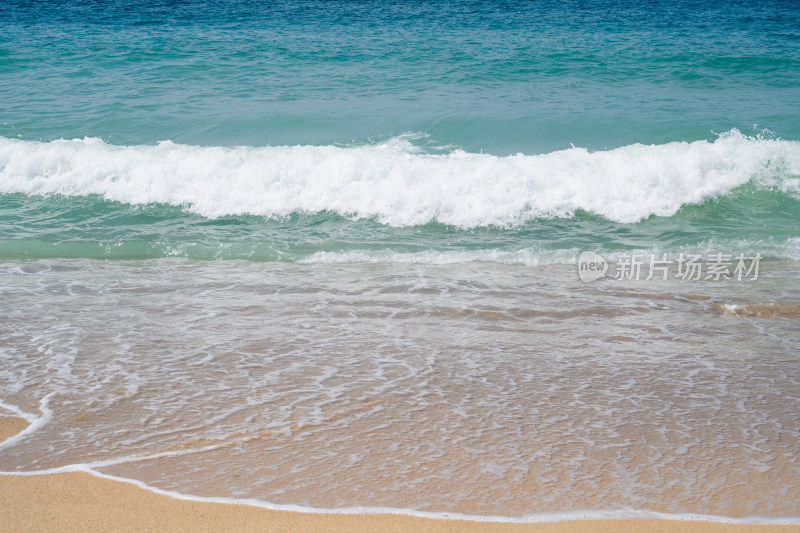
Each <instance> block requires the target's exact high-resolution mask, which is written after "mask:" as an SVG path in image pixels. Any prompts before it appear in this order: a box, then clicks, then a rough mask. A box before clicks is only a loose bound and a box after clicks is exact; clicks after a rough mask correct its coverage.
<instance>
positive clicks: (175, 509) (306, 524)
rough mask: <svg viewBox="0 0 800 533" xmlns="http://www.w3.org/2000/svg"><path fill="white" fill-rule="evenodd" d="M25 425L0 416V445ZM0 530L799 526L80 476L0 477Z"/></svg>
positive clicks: (551, 531)
mask: <svg viewBox="0 0 800 533" xmlns="http://www.w3.org/2000/svg"><path fill="white" fill-rule="evenodd" d="M25 426H26V422H25V421H23V420H21V419H15V418H8V417H0V440H3V439H6V438H8V437H9V436H11V435H13V434H15V433H16V432H18V431H21V430H22V429H23V428H24V427H25ZM0 531H15V532H16V531H59V532H61V531H82V532H100V531H104V532H105V531H159V532H167V531H191V532H199V531H214V532H225V531H297V532H315V531H330V532H338V531H341V532H348V533H358V532H376V531H378V532H384V531H396V532H453V533H456V532H459V533H460V532H467V533H469V532H479V531H481V532H483V531H487V532H517V531H518V532H522V531H527V532H531V533H585V532H607V533H612V532H614V533H616V532H619V533H632V532H645V531H646V532H664V533H667V532H670V533H673V532H675V533H681V532H686V533H688V532H692V533H701V532H703V533H745V532H759V533H767V532H782V533H784V532H785V533H788V532H790V531H791V532H798V533H800V526H750V525H729V524H717V523H712V522H684V521H667V520H604V521H581V522H560V523H554V524H501V523H486V522H483V523H481V522H464V521H457V520H431V519H426V518H415V517H410V516H402V515H337V514H309V513H294V512H288V511H270V510H266V509H262V508H258V507H252V506H248V505H231V504H220V503H204V502H194V501H187V500H179V499H175V498H170V497H168V496H163V495H160V494H155V493H153V492H149V491H147V490H144V489H141V488H139V487H137V486H135V485H132V484H130V483H122V482H117V481H110V480H107V479H102V478H98V477H95V476H92V475H90V474H86V473H70V474H54V475H46V476H28V477H23V476H0Z"/></svg>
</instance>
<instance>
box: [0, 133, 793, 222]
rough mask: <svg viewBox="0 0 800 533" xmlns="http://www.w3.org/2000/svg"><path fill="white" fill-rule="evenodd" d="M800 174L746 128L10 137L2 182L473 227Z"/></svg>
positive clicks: (649, 211)
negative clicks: (143, 140) (212, 143)
mask: <svg viewBox="0 0 800 533" xmlns="http://www.w3.org/2000/svg"><path fill="white" fill-rule="evenodd" d="M798 176H800V142H797V141H785V140H769V139H761V138H753V137H747V136H745V135H743V134H741V133H740V132H738V131H737V130H732V131H730V132H728V133H725V134H722V135H720V136H719V137H718V138H717V139H716V140H714V141H713V142H708V141H696V142H692V143H687V142H673V143H667V144H662V145H650V146H646V145H641V144H634V145H629V146H624V147H620V148H616V149H613V150H607V151H597V152H590V151H588V150H586V149H583V148H571V149H568V150H561V151H557V152H552V153H548V154H541V155H522V154H517V155H512V156H494V155H489V154H476V153H467V152H464V151H460V150H455V151H452V152H450V153H447V154H429V153H422V152H420V151H419V149H418V148H416V147H414V146H413V145H412V144H411V143H410V142H409V141H408V140H407V139H404V138H402V137H400V138H395V139H392V140H389V141H387V142H385V143H382V144H376V145H368V146H358V147H336V146H278V147H260V148H253V147H233V148H224V147H201V146H188V145H179V144H174V143H172V142H170V141H165V142H161V143H159V144H158V145H155V146H115V145H111V144H108V143H105V142H103V141H102V140H100V139H97V138H85V139H75V140H57V141H51V142H35V141H20V140H14V139H6V138H0V178H1V179H0V192H3V193H24V194H29V195H46V194H62V195H68V196H83V195H92V194H94V195H100V196H102V197H103V198H105V199H106V200H112V201H118V202H122V203H127V204H134V205H135V204H151V203H161V204H171V205H180V206H183V207H185V208H186V209H187V210H189V211H190V212H193V213H197V214H199V215H202V216H205V217H208V218H218V217H221V216H225V215H248V214H249V215H258V216H265V217H284V216H287V215H290V214H292V213H296V212H320V211H331V212H336V213H339V214H341V215H345V216H349V217H354V218H375V219H376V220H378V221H380V222H381V223H384V224H388V225H391V226H411V225H422V224H426V223H429V222H433V221H436V222H439V223H443V224H449V225H453V226H458V227H462V228H470V227H477V226H488V225H496V226H508V225H516V224H520V223H523V222H525V221H527V220H531V219H534V218H548V217H569V216H571V215H572V214H573V213H574V212H575V210H578V209H582V210H585V211H588V212H591V213H595V214H597V215H601V216H603V217H605V218H607V219H610V220H613V221H616V222H622V223H632V222H637V221H639V220H642V219H644V218H647V217H648V216H650V215H659V216H671V215H673V214H675V213H676V212H677V211H678V210H679V209H680V208H681V206H683V205H685V204H699V203H702V202H704V201H705V200H707V199H709V198H713V197H717V196H720V195H724V194H726V193H728V192H730V191H732V190H733V189H735V188H736V187H739V186H741V185H743V184H745V183H748V182H750V181H754V182H755V183H756V184H757V185H758V186H760V187H778V188H780V189H781V190H782V191H784V192H787V193H790V194H792V195H795V196H796V195H797V194H798V192H800V179H798Z"/></svg>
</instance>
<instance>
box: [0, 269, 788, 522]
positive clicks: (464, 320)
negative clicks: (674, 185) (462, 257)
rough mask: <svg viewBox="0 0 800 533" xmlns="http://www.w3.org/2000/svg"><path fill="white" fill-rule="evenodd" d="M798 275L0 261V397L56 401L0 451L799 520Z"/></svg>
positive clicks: (33, 462) (505, 511)
mask: <svg viewBox="0 0 800 533" xmlns="http://www.w3.org/2000/svg"><path fill="white" fill-rule="evenodd" d="M798 273H799V272H798V267H797V265H796V263H793V262H785V263H781V262H768V263H764V264H763V265H762V272H761V275H760V277H759V279H758V280H756V281H742V282H736V281H716V282H715V281H702V282H690V281H682V280H670V281H655V280H651V281H647V282H645V281H641V282H633V281H616V280H605V281H596V282H593V283H582V282H580V281H579V280H578V279H577V272H576V268H575V266H574V265H552V266H547V267H527V266H519V265H502V264H484V263H460V264H453V265H398V264H343V265H330V264H326V265H319V264H316V265H315V264H310V265H298V264H288V263H247V262H222V263H220V262H192V261H186V260H154V261H143V262H125V261H117V262H98V261H91V260H44V261H36V262H8V263H4V264H2V265H0V287H2V289H0V297H2V299H3V301H4V306H3V307H4V311H3V314H2V327H1V328H0V396H1V397H2V398H3V400H4V402H6V404H9V405H14V406H18V407H19V408H20V409H22V410H24V411H26V412H28V413H38V412H39V410H40V405H39V404H40V401H41V400H42V398H45V397H47V400H46V401H45V405H44V411H45V412H47V410H52V416H51V417H50V418H49V420H48V421H47V422H46V423H45V424H44V425H43V426H42V427H41V428H40V429H38V430H37V431H35V432H31V433H30V434H28V435H27V436H26V437H25V438H24V439H21V440H19V441H18V443H17V444H16V445H11V446H8V445H6V446H5V447H4V448H3V449H0V470H2V471H39V470H44V469H52V468H60V467H66V466H69V465H75V464H78V463H81V464H88V465H90V466H91V465H93V466H92V468H94V469H96V470H98V471H100V472H103V473H107V474H112V475H116V476H121V477H129V478H134V479H138V480H142V481H144V482H146V483H148V484H150V485H153V486H155V487H158V488H162V489H170V490H176V491H179V492H183V493H189V494H195V495H202V496H216V497H231V498H255V499H258V500H262V501H266V502H271V503H277V504H299V505H306V506H312V507H325V508H330V507H352V506H374V507H391V508H410V509H415V510H421V511H442V512H459V513H466V514H479V515H501V516H525V515H532V514H537V513H548V512H562V511H578V510H604V511H605V510H624V509H638V510H651V511H660V512H668V513H697V514H703V515H724V516H732V517H746V516H762V517H772V518H775V517H797V516H800V504H798V501H797V498H796V497H793V496H792V495H796V494H797V493H798V491H800V465H798V462H797V451H798V444H797V443H798V438H800V423H798V419H797V416H796V413H797V412H798V409H799V408H800V392H798V391H800V388H799V387H798V384H800V356H798V354H800V324H798V321H797V306H798V297H797V291H796V287H797V277H798ZM48 395H49V396H48ZM6 410H7V409H6ZM5 414H11V413H10V412H9V413H5ZM153 456H155V457H153Z"/></svg>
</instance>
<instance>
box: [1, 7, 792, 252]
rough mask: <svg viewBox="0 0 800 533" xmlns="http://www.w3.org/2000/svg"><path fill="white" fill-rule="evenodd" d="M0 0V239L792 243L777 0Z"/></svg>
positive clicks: (788, 115) (317, 248)
mask: <svg viewBox="0 0 800 533" xmlns="http://www.w3.org/2000/svg"><path fill="white" fill-rule="evenodd" d="M0 10H2V12H0V15H1V17H0V18H1V19H2V23H0V69H1V71H2V76H0V95H2V98H0V136H2V137H4V139H2V140H1V141H0V193H2V195H3V196H2V203H1V204H0V205H1V206H2V211H1V212H0V235H2V238H0V256H2V257H7V258H10V257H51V256H52V257H83V256H86V257H108V258H123V257H124V258H135V257H159V256H165V255H167V256H168V255H188V256H190V257H198V258H216V257H223V258H249V259H258V260H273V259H283V260H302V259H308V258H309V257H310V256H312V255H313V254H314V253H316V252H340V253H345V254H346V253H348V252H365V253H369V254H372V255H374V254H375V253H381V252H384V253H388V254H393V253H408V252H417V251H429V252H434V253H439V252H446V253H450V252H459V253H467V252H468V253H472V254H473V255H476V256H486V253H481V252H491V253H495V252H501V253H502V254H501V255H502V256H503V257H506V258H508V257H509V254H511V255H514V254H516V255H515V257H517V259H515V260H516V261H522V262H526V261H527V262H531V261H539V262H552V261H563V260H564V259H565V258H566V257H569V256H570V254H573V255H574V253H573V252H574V249H575V248H577V247H587V246H594V247H599V248H604V249H605V248H608V249H610V250H618V249H634V248H636V249H638V248H644V249H651V248H658V249H659V250H660V249H665V250H667V249H669V250H670V251H672V250H678V249H682V248H687V249H690V248H691V249H705V248H709V247H713V246H718V247H719V246H722V247H725V248H726V249H729V250H730V251H731V252H732V253H734V252H737V251H740V250H744V251H753V250H754V249H756V248H764V251H765V252H766V253H769V254H772V255H773V256H777V257H788V258H796V257H798V256H799V255H800V252H798V244H797V239H798V238H800V233H798V230H797V224H795V221H796V220H797V217H798V216H799V215H800V193H799V192H798V190H800V179H799V178H798V176H800V144H798V140H800V91H799V90H798V86H800V31H799V30H798V29H797V28H798V27H800V9H798V8H797V5H796V4H795V3H793V2H777V1H776V2H725V3H721V2H647V3H639V2H635V3H631V2H566V3H565V2H501V3H491V2H440V3H436V4H433V3H426V2H388V3H382V2H325V3H324V5H323V4H321V3H318V2H300V3H281V2H189V3H181V2H175V3H172V2H156V3H153V2H142V3H136V2H122V3H106V2H100V3H95V2H73V3H69V4H67V5H64V4H63V3H60V2H59V3H55V2H53V3H49V2H36V3H27V2H15V3H11V4H5V5H4V6H3V7H0ZM720 135H722V136H723V137H724V136H729V137H731V136H732V137H735V138H734V139H733V140H730V139H729V142H728V145H729V146H727V148H726V149H723V147H719V146H718V148H720V149H719V150H718V151H716V152H713V151H711V152H709V150H706V149H705V148H706V147H704V146H701V145H700V144H703V143H698V141H704V143H711V144H717V145H718V144H720V141H719V139H720V137H719V136H720ZM84 138H91V139H95V140H102V142H103V144H102V145H100V146H98V144H97V142H91V143H90V142H88V141H86V144H81V142H80V141H74V142H73V143H72V144H59V143H55V142H54V141H56V140H59V139H66V140H71V139H84ZM162 141H170V142H171V143H175V145H176V146H173V147H171V148H164V149H163V150H162V151H161V152H156V151H155V150H154V149H153V148H152V147H154V146H155V145H156V144H157V143H159V142H162ZM41 143H49V144H45V145H42V144H41ZM680 143H695V144H694V145H691V146H689V147H687V146H686V145H685V144H680ZM637 144H642V145H645V146H644V147H638V148H637V147H636V146H635V145H637ZM235 146H250V147H275V148H280V147H284V146H306V147H309V148H306V149H302V150H301V149H298V150H296V153H283V152H279V151H277V150H273V152H269V151H264V150H262V151H261V152H258V151H250V152H240V153H236V154H233V155H231V156H230V157H227V158H224V157H219V154H218V153H217V152H218V151H219V149H224V148H229V147H235ZM123 147H128V148H131V147H133V148H131V150H133V151H134V152H135V154H131V155H130V156H129V157H127V158H126V157H122V159H123V160H121V159H120V158H118V157H115V155H114V154H115V152H114V150H115V149H122V148H123ZM147 147H150V148H149V149H148V148H147ZM213 147H219V149H216V150H215V149H214V148H213ZM310 147H318V148H317V149H313V148H310ZM331 147H338V148H341V149H342V150H343V151H344V152H345V154H338V153H330V151H329V149H330V148H331ZM574 147H577V148H579V149H585V150H587V151H589V152H590V153H594V154H597V156H596V157H595V158H591V157H586V156H585V153H584V151H583V150H576V149H574ZM370 148H372V150H371V151H370V150H369V149H370ZM358 149H361V150H366V151H367V152H368V153H367V154H366V155H364V154H359V153H353V154H350V158H349V159H350V160H349V161H342V160H341V159H342V158H347V156H348V154H347V152H348V151H350V152H354V151H355V150H358ZM170 150H171V151H172V155H171V156H169V155H166V154H164V151H170ZM564 150H568V151H567V152H563V151H564ZM569 150H572V151H571V152H570V151H569ZM459 154H461V155H464V154H467V155H470V156H473V158H474V160H475V161H474V162H470V161H466V162H464V161H458V160H453V159H458V156H459ZM516 154H524V155H526V156H529V157H528V159H527V160H526V159H524V158H519V157H517V160H513V159H509V158H513V157H514V156H515V155H516ZM548 154H549V155H550V158H549V159H547V158H545V159H535V157H533V156H537V155H538V156H547V155H548ZM604 154H608V155H607V157H604ZM481 155H482V156H483V157H479V156H481ZM489 155H493V156H497V157H496V158H493V157H489ZM169 157H172V159H173V160H172V161H171V162H167V161H166V160H165V159H168V158H169ZM364 157H366V158H367V159H368V160H369V164H365V165H364V166H363V167H362V166H359V163H357V162H355V161H356V160H358V159H359V158H361V160H364ZM448 158H449V160H448ZM443 159H444V161H442V160H443ZM461 159H463V157H462V158H461ZM276 161H279V162H276ZM199 167H202V170H203V172H202V173H201V174H202V175H198V174H197V173H196V172H193V169H196V168H199ZM114 181H120V182H125V186H124V187H123V186H122V184H119V183H118V184H116V189H115V190H111V189H112V188H113V187H114V185H113V184H111V183H109V182H114ZM187 182H189V183H190V184H191V185H190V187H192V188H193V189H194V192H191V193H187V194H183V193H182V192H181V190H178V189H181V188H182V187H183V188H184V189H185V188H186V187H185V186H182V185H181V184H185V183H187ZM158 187H160V188H161V191H160V193H154V194H147V193H146V192H147V191H150V192H152V190H153V189H154V188H158ZM231 189H236V190H231ZM301 189H302V190H301ZM372 189H378V192H377V193H375V194H372V193H371V192H370V191H371V190H372ZM237 191H238V193H239V195H238V196H237V194H236V193H237ZM184 192H186V191H184ZM395 196H399V198H394V197H395ZM245 197H246V198H245ZM395 199H397V200H399V201H396V202H393V200H395ZM201 204H202V205H203V206H204V207H203V208H197V206H199V205H201ZM193 207H194V208H193ZM354 218H357V219H358V220H353V219H354ZM709 241H710V242H709ZM523 256H524V258H523Z"/></svg>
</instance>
